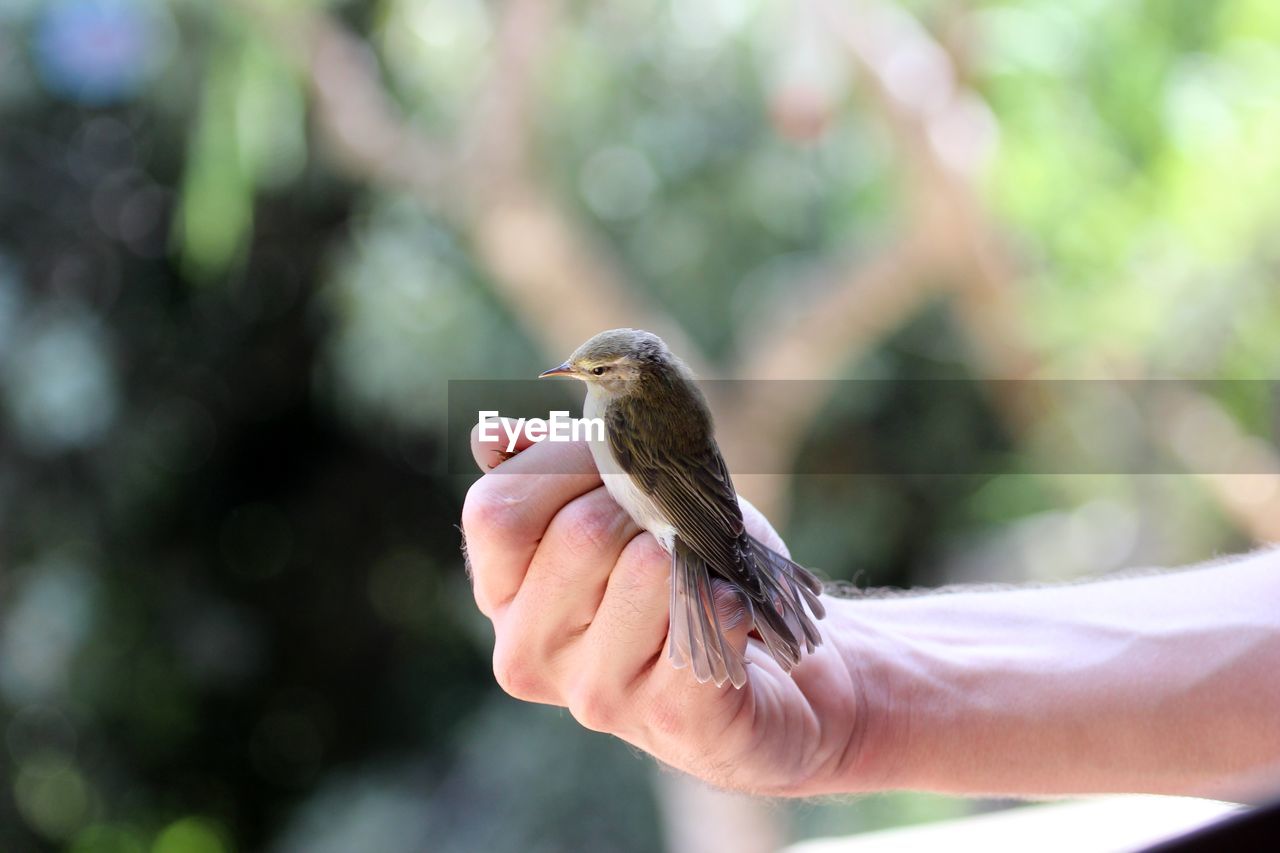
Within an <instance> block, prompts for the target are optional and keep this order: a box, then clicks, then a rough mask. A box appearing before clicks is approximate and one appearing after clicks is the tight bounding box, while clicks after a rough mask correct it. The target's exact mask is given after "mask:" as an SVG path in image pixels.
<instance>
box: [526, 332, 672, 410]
mask: <svg viewBox="0 0 1280 853" xmlns="http://www.w3.org/2000/svg"><path fill="white" fill-rule="evenodd" d="M677 364H678V362H676V360H675V357H674V356H672V355H671V353H670V352H669V351H668V350H667V345H666V344H665V343H663V342H662V338H660V337H658V336H657V335H655V334H653V333H652V332H645V331H642V330H640V329H610V330H609V331H607V332H601V333H600V334H598V335H596V336H595V337H593V338H591V339H590V340H589V341H587V342H586V343H584V344H583V345H582V346H580V347H578V348H577V349H576V350H574V351H573V355H571V356H569V358H568V359H567V360H566V361H565V362H564V364H561V365H559V366H558V367H553V368H551V369H550V370H546V371H543V372H542V373H541V374H539V378H542V377H545V376H569V377H572V378H574V379H581V380H582V381H583V382H586V383H587V384H588V385H592V386H595V387H597V388H599V389H600V390H602V391H605V392H607V393H609V394H612V395H617V394H625V393H627V391H626V389H627V388H628V386H629V383H632V382H634V381H636V380H638V379H641V378H643V377H644V376H645V375H646V373H654V372H660V371H663V370H678V368H677V367H676V365H677Z"/></svg>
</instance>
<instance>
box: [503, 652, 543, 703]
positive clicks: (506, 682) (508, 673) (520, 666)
mask: <svg viewBox="0 0 1280 853" xmlns="http://www.w3.org/2000/svg"><path fill="white" fill-rule="evenodd" d="M493 677H494V680H495V681H497V682H498V686H499V687H501V688H502V690H503V691H504V692H505V693H507V694H508V695H510V696H512V697H514V698H516V699H523V700H525V701H536V700H537V699H538V698H539V697H540V696H541V695H542V694H543V692H544V689H543V679H542V677H541V674H540V673H539V671H538V668H537V667H536V666H534V664H533V662H532V661H531V660H530V659H529V657H528V656H527V655H526V654H524V653H523V651H522V646H521V645H520V644H518V643H509V642H503V641H502V640H501V639H500V640H499V641H498V643H497V644H496V645H495V646H494V650H493Z"/></svg>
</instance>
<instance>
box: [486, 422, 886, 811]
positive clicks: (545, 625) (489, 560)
mask: <svg viewBox="0 0 1280 853" xmlns="http://www.w3.org/2000/svg"><path fill="white" fill-rule="evenodd" d="M472 451H473V453H474V455H475V458H476V461H477V463H478V464H479V465H480V466H481V468H482V469H484V470H486V471H487V472H488V473H486V474H485V475H484V476H483V477H481V478H480V479H479V480H478V481H477V482H476V483H475V484H474V485H473V486H472V487H471V490H470V491H469V492H468V494H467V499H466V503H465V505H464V507H463V514H462V522H463V529H464V531H465V535H466V546H467V553H468V559H469V564H470V571H471V574H472V582H473V586H474V592H475V599H476V603H477V605H478V606H479V608H480V611H481V612H482V613H483V614H484V615H485V616H487V617H488V618H489V619H490V620H491V621H492V622H493V626H494V634H495V643H494V653H493V669H494V675H495V677H496V678H497V681H498V684H499V685H500V686H501V687H502V688H503V689H504V690H505V691H506V692H508V693H510V694H511V695H512V696H514V697H516V698H518V699H524V700H527V701H530V702H542V703H547V704H553V705H560V706H563V707H566V708H568V709H569V711H570V712H571V713H572V714H573V716H574V717H575V718H576V719H577V720H578V722H580V723H581V724H582V725H584V726H586V727H587V728H590V729H594V730H596V731H601V732H608V733H610V734H613V735H616V736H618V737H620V738H622V739H623V740H625V741H627V742H629V743H631V744H633V745H635V746H637V747H639V748H640V749H643V750H645V751H646V752H649V753H651V754H652V755H654V756H655V757H657V758H658V759H659V760H661V761H663V762H665V763H667V764H669V765H671V766H674V767H676V768H679V769H681V770H684V771H686V772H688V773H691V774H692V775H694V776H697V777H699V778H701V779H704V780H706V781H708V782H710V783H712V784H714V785H718V786H720V787H725V788H730V789H735V790H742V791H749V792H753V793H763V794H772V795H783V796H802V795H807V794H816V793H826V792H833V791H848V790H853V789H854V787H855V786H853V785H851V783H850V779H851V778H856V777H858V776H859V775H862V774H861V772H860V769H859V768H860V765H862V764H864V763H865V759H866V753H867V750H866V745H867V744H866V741H867V737H866V733H867V731H868V722H869V721H868V720H867V719H866V711H865V703H864V702H863V701H861V700H862V698H863V697H864V694H865V689H866V685H865V680H866V676H865V673H864V672H863V671H862V669H861V668H860V667H859V666H857V665H856V655H853V654H852V650H850V649H847V648H845V647H846V646H847V645H848V642H847V640H848V639H849V638H848V637H846V632H845V631H844V630H843V629H844V627H846V626H847V625H848V621H847V620H846V619H844V613H843V610H842V609H841V608H840V607H839V606H836V607H830V608H829V610H830V611H831V612H830V615H829V616H828V618H827V619H826V620H824V621H823V622H822V623H820V627H821V629H822V631H823V635H824V643H823V645H822V646H821V647H820V648H819V649H818V650H817V652H816V653H815V654H813V655H810V656H807V657H806V658H805V659H804V660H803V661H802V662H801V664H800V665H799V666H798V667H796V668H795V669H794V670H793V672H792V673H791V674H790V675H788V674H786V673H784V672H783V671H782V670H781V669H779V667H778V666H777V664H776V663H775V662H774V661H773V659H772V658H771V657H770V656H769V655H768V653H767V652H765V651H764V650H763V649H762V648H760V647H758V646H757V644H756V642H755V641H754V640H753V641H750V643H748V637H747V634H746V631H747V628H748V626H745V625H744V626H743V627H741V628H739V629H738V630H737V632H735V633H732V634H731V636H730V639H731V640H732V641H733V642H735V643H736V644H737V645H738V647H739V648H742V647H743V646H748V648H747V651H746V656H747V660H748V662H749V665H748V669H747V671H748V675H749V683H748V684H747V686H746V687H744V688H742V689H741V690H735V689H733V688H732V687H730V686H728V685H725V686H724V687H716V686H715V685H714V684H710V683H708V684H699V683H698V682H697V681H696V680H695V679H694V676H693V674H692V673H691V672H690V671H689V670H688V669H675V668H674V667H673V666H672V665H671V663H670V661H669V660H668V658H667V648H666V640H667V626H668V621H669V620H668V604H669V600H670V588H669V586H668V576H669V572H670V557H669V555H668V554H667V553H666V552H664V551H663V550H662V548H661V547H660V546H659V545H658V543H657V541H656V540H655V539H654V538H653V537H652V536H651V535H650V534H648V533H646V532H643V531H641V530H640V529H639V528H637V527H636V525H635V524H634V522H632V521H631V519H630V517H629V516H628V515H627V514H626V513H625V512H624V511H623V510H622V509H621V508H620V507H619V506H618V505H617V504H616V503H614V501H613V499H612V498H611V497H610V496H609V494H608V492H607V491H606V490H605V488H604V486H603V485H602V483H601V480H600V475H599V473H598V472H597V471H596V468H595V464H594V463H593V462H592V459H591V454H590V451H589V449H588V447H587V445H586V444H585V443H581V442H578V443H563V442H554V443H553V442H543V443H540V444H533V445H531V446H530V444H529V442H528V441H522V442H521V452H519V453H518V455H516V456H514V457H512V458H510V459H506V460H505V461H503V459H504V454H499V453H498V452H497V450H496V447H495V446H494V445H491V444H484V443H482V442H481V441H480V440H479V438H478V436H477V435H476V434H474V433H473V435H472ZM499 463H500V464H499ZM742 508H743V514H744V516H745V520H746V524H747V528H748V530H749V531H750V532H751V533H752V534H753V535H754V536H756V537H757V538H759V539H760V540H761V541H762V542H765V543H766V544H768V545H770V547H773V548H774V549H776V550H778V551H780V552H782V553H786V550H785V545H783V543H782V542H781V540H780V539H779V537H778V534H777V533H776V532H775V531H774V530H773V528H772V527H771V526H770V525H769V523H768V521H766V520H765V519H764V517H763V516H762V515H760V513H759V512H757V511H756V510H755V508H754V507H752V506H750V505H749V504H748V503H746V502H745V501H743V503H742ZM831 603H832V604H836V605H838V604H839V602H831ZM856 633H857V632H856V631H854V632H851V636H852V635H856Z"/></svg>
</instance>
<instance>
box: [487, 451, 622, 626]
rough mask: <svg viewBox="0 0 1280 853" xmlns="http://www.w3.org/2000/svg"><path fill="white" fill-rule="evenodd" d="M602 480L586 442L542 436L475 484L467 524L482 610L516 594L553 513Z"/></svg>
mask: <svg viewBox="0 0 1280 853" xmlns="http://www.w3.org/2000/svg"><path fill="white" fill-rule="evenodd" d="M547 472H559V473H547ZM599 485H600V474H599V472H597V471H596V468H595V463H594V462H592V460H591V452H590V450H589V449H588V448H587V446H586V444H585V443H583V442H542V443H540V444H537V445H535V446H532V447H530V448H529V449H527V450H526V451H524V452H523V453H521V454H520V455H519V456H517V457H515V458H513V459H511V460H509V461H508V462H505V463H503V465H502V466H501V467H500V468H499V469H497V470H495V471H491V472H489V473H488V474H486V475H484V476H483V477H481V478H480V479H479V480H477V481H476V482H475V483H474V484H473V485H472V486H471V489H470V490H469V491H468V492H467V498H466V501H465V503H464V504H463V507H462V528H463V531H464V533H465V535H466V538H467V554H468V557H469V558H470V562H471V570H472V582H473V584H474V586H475V597H476V603H477V605H479V607H480V610H481V612H483V613H484V614H485V615H486V616H490V617H492V616H493V614H494V613H495V612H496V611H497V609H498V608H500V607H503V606H505V605H506V604H507V603H509V602H510V601H511V599H512V598H514V597H515V594H516V591H517V590H518V589H519V588H520V583H521V581H522V580H523V579H524V575H525V571H526V569H527V568H528V566H529V562H530V560H531V559H532V558H533V554H534V550H535V549H536V548H537V545H538V541H539V540H540V539H541V538H542V536H543V534H544V532H545V531H546V529H547V526H548V525H549V524H550V523H551V519H552V518H553V517H555V515H556V513H557V512H559V511H560V508H561V507H563V506H564V505H565V504H567V503H568V502H569V501H571V500H573V499H574V498H576V497H578V496H580V495H583V494H585V493H587V492H589V491H591V490H592V489H594V488H596V487H598V486H599Z"/></svg>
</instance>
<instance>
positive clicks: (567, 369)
mask: <svg viewBox="0 0 1280 853" xmlns="http://www.w3.org/2000/svg"><path fill="white" fill-rule="evenodd" d="M575 372H576V371H575V370H574V369H573V365H572V364H570V363H569V362H567V361H566V362H565V363H564V364H562V365H560V366H558V367H553V368H551V369H550V370H544V371H542V372H541V373H539V374H538V378H539V379H546V378H547V377H548V376H572V375H573V374H574V373H575Z"/></svg>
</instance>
